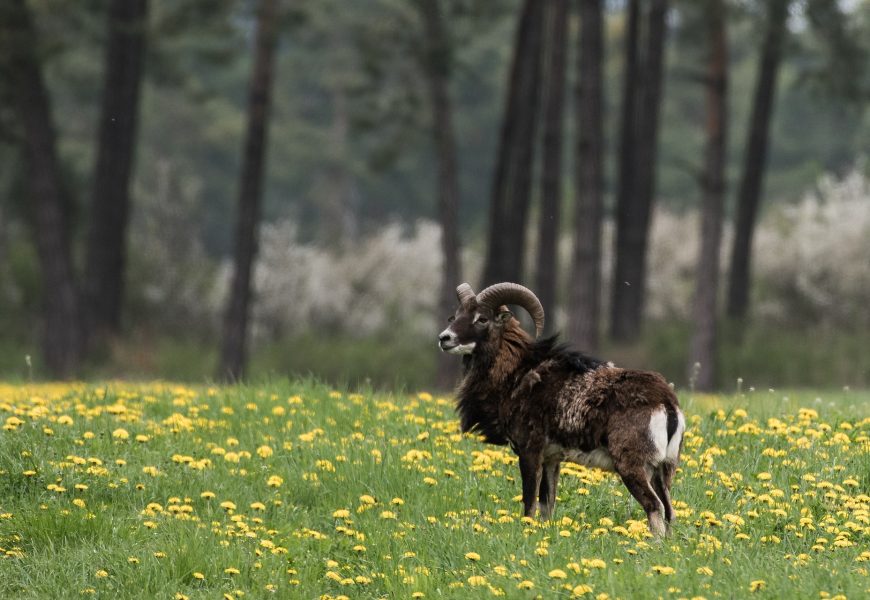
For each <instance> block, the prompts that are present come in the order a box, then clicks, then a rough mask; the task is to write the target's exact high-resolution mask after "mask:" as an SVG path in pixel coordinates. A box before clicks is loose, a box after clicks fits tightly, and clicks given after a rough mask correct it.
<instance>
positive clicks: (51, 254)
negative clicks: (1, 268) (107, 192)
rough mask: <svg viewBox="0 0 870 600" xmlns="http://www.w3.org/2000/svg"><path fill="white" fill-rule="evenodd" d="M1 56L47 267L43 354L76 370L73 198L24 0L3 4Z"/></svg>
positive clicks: (79, 336)
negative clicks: (67, 187) (58, 152)
mask: <svg viewBox="0 0 870 600" xmlns="http://www.w3.org/2000/svg"><path fill="white" fill-rule="evenodd" d="M0 44H2V46H3V47H2V48H0V61H3V62H5V63H6V67H7V68H6V69H5V70H6V71H7V72H8V73H9V76H10V80H11V81H10V86H9V88H10V90H11V92H12V94H13V97H14V102H15V106H16V109H17V114H18V117H19V119H20V123H21V127H22V130H23V132H24V136H23V151H24V154H25V157H26V162H27V182H28V184H29V186H30V194H31V201H32V209H33V225H34V236H35V238H36V249H37V254H38V256H39V264H40V268H41V271H42V295H43V334H42V345H43V356H44V359H45V364H46V367H47V368H48V370H49V372H50V373H51V375H52V376H54V377H59V378H66V377H70V376H72V375H73V374H75V372H76V370H77V369H78V367H79V364H80V362H81V359H82V353H83V348H84V329H83V327H82V322H81V316H82V315H81V303H80V299H79V295H78V290H77V289H76V284H75V274H74V272H73V262H72V252H71V246H70V231H69V211H70V200H69V197H68V192H67V189H66V188H65V185H64V182H63V177H62V174H61V167H60V161H59V159H58V155H57V146H56V133H55V130H54V125H53V121H52V116H51V106H50V101H49V97H48V91H47V90H46V86H45V81H44V80H43V75H42V71H41V66H40V63H39V58H38V56H37V47H38V42H37V34H36V29H35V27H34V24H33V19H32V16H31V14H30V12H29V11H28V8H27V4H26V2H25V0H6V1H5V2H4V3H3V6H2V8H0Z"/></svg>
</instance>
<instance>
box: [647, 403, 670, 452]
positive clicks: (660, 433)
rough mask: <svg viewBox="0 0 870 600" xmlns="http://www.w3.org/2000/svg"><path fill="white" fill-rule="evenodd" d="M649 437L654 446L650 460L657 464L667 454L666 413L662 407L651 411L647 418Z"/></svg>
mask: <svg viewBox="0 0 870 600" xmlns="http://www.w3.org/2000/svg"><path fill="white" fill-rule="evenodd" d="M649 439H650V440H652V443H653V447H655V454H654V455H653V460H652V461H651V462H652V463H653V464H656V465H657V464H659V463H660V462H663V461H664V460H665V458H666V457H667V455H668V414H667V412H666V411H665V409H664V408H660V409H657V410H655V411H653V413H652V415H651V416H650V418H649Z"/></svg>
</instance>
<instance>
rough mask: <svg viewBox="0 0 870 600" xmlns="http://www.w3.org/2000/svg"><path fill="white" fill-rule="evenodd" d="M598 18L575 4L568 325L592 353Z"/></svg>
mask: <svg viewBox="0 0 870 600" xmlns="http://www.w3.org/2000/svg"><path fill="white" fill-rule="evenodd" d="M603 30H604V16H603V7H602V2H601V0H580V61H579V70H580V72H579V77H578V82H579V83H578V87H577V127H578V128H579V130H578V134H577V154H576V166H575V168H576V185H577V190H576V207H575V213H574V249H573V257H572V268H571V271H572V277H571V285H570V289H569V293H570V298H571V301H570V304H569V305H570V311H569V314H568V326H569V332H570V337H571V339H572V340H573V341H574V342H575V343H576V344H577V346H578V347H580V348H582V349H584V350H586V351H589V352H594V351H596V350H597V349H598V343H599V326H600V320H601V221H602V217H603V212H604V211H603V194H604V164H603V161H604V132H603V122H604V77H603V67H602V65H603V61H604V34H603Z"/></svg>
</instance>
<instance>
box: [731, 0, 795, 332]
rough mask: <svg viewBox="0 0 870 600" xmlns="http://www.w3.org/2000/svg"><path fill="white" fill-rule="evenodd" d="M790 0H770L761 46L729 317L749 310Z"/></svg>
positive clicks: (739, 203)
mask: <svg viewBox="0 0 870 600" xmlns="http://www.w3.org/2000/svg"><path fill="white" fill-rule="evenodd" d="M789 4H790V0H770V2H769V4H768V15H767V29H766V32H765V35H764V42H763V43H762V46H761V61H760V65H759V69H758V79H757V81H756V84H755V92H754V95H753V100H752V114H751V116H750V119H749V130H748V131H747V135H746V149H745V151H744V163H743V176H742V178H741V180H740V189H739V192H738V195H737V217H736V223H735V229H734V245H733V247H732V251H731V268H730V271H729V281H728V305H727V313H728V316H730V317H734V318H736V319H745V318H746V314H747V312H748V308H749V289H750V285H751V277H752V263H751V261H752V239H753V237H754V234H755V222H756V219H757V217H758V207H759V204H760V202H761V187H762V185H763V182H764V171H765V168H766V166H767V150H768V139H769V132H770V121H771V115H772V114H773V103H774V100H775V96H776V79H777V73H778V72H779V64H780V61H781V58H782V47H783V43H784V40H785V37H786V35H787V29H786V21H787V20H788V7H789Z"/></svg>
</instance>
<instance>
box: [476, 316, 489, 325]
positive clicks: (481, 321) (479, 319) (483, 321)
mask: <svg viewBox="0 0 870 600" xmlns="http://www.w3.org/2000/svg"><path fill="white" fill-rule="evenodd" d="M475 323H477V324H478V325H486V324H487V323H489V319H487V318H486V317H477V321H475Z"/></svg>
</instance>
